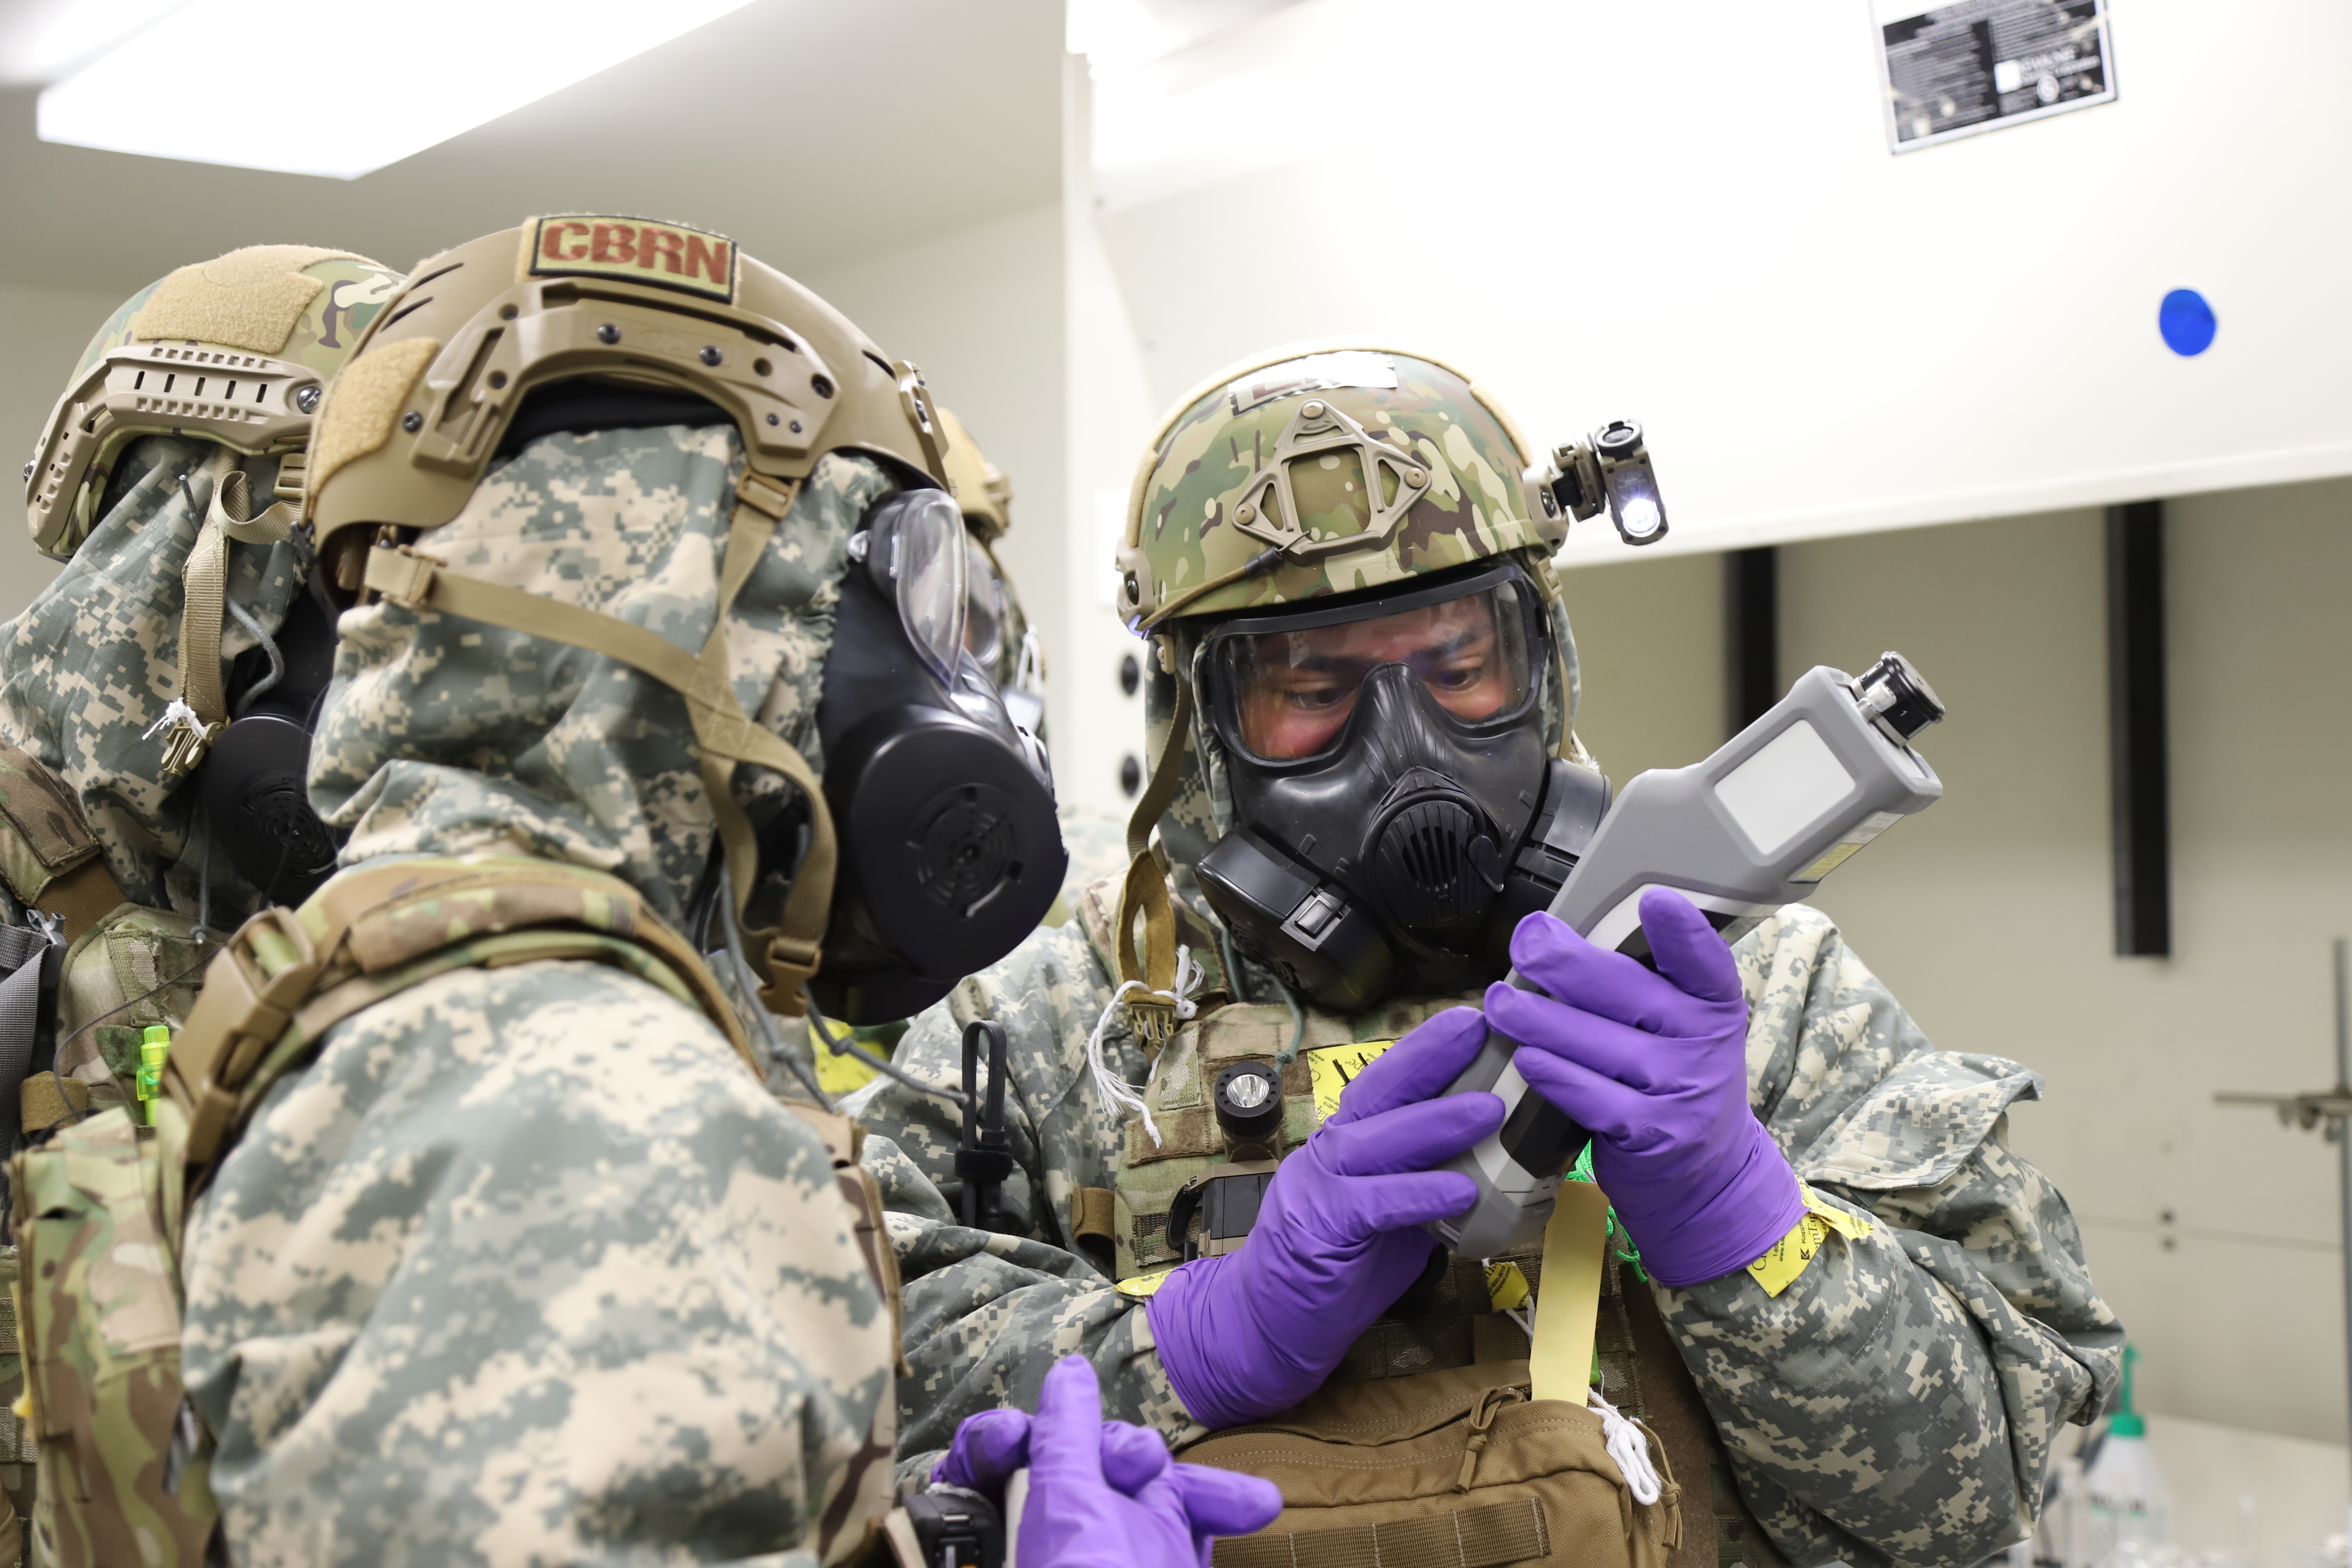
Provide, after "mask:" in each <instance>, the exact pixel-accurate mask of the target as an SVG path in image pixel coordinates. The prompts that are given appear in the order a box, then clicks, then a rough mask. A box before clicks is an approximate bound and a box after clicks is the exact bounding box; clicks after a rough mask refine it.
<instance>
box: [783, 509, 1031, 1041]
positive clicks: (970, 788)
mask: <svg viewBox="0 0 2352 1568" xmlns="http://www.w3.org/2000/svg"><path fill="white" fill-rule="evenodd" d="M964 537H965V536H964V528H963V520H962V516H961V513H960V512H959V511H958V510H957V509H956V506H955V503H954V502H953V501H952V500H950V499H949V498H948V496H947V495H946V494H945V492H943V491H940V490H936V489H918V490H903V491H900V492H898V493H897V494H895V495H892V496H889V497H887V498H886V499H885V500H881V501H880V502H878V503H877V504H876V506H875V507H874V509H873V510H872V511H871V512H870V513H869V514H868V515H867V517H866V522H865V526H864V528H863V529H862V530H861V531H859V532H858V533H856V535H854V536H853V537H852V538H851V540H850V556H851V564H850V570H849V572H848V574H847V575H846V576H845V578H844V580H843V582H842V584H841V602H840V605H839V607H838V608H837V609H836V611H835V622H834V640H833V647H832V651H831V652H830V653H829V655H828V656H827V658H826V659H825V667H824V689H823V694H822V697H821V700H820V701H819V703H818V706H817V733H818V737H819V739H820V741H821V742H822V743H823V745H824V795H825V801H826V804H827V805H828V806H829V807H830V809H831V811H832V813H833V820H834V823H835V827H836V830H837V831H838V832H839V834H840V837H841V857H842V871H841V876H840V878H839V879H838V881H837V882H836V883H835V895H834V904H833V916H832V921H831V924H830V927H829V928H828V930H827V931H826V935H825V940H824V967H823V968H822V969H821V970H820V971H819V972H818V973H817V974H816V976H815V978H814V980H812V981H811V982H810V989H811V990H812V991H814V993H815V994H816V998H817V1004H818V1005H819V1006H820V1007H821V1008H822V1009H823V1010H824V1013H825V1015H826V1016H828V1017H832V1018H837V1019H841V1020H844V1021H845V1022H848V1023H852V1024H866V1023H883V1022H887V1021H889V1020H891V1019H895V1018H904V1017H908V1016H911V1015H913V1014H915V1013H917V1012H919V1011H921V1010H922V1009H923V1008H925V1007H927V1006H929V1005H930V1004H932V1003H933V1002H936V1001H938V1000H939V999H940V997H942V996H944V995H946V994H947V993H948V988H949V987H950V986H951V985H953V984H955V983H956V982H957V981H959V980H961V979H962V978H963V977H964V976H965V975H967V974H970V973H974V972H975V971H977V970H980V969H982V968H985V967H986V966H987V965H988V964H990V963H994V962H995V961H996V960H997V959H998V958H1000V957H1002V956H1003V953H1004V952H1005V950H1006V949H1007V948H1008V947H1009V946H1010V945H1011V942H1009V941H1008V940H1007V938H1008V937H1017V936H1018V935H1019V934H1020V933H1024V932H1026V931H1030V930H1032V929H1034V927H1035V926H1036V924H1037V922H1038V921H1040V920H1042V919H1043V918H1044V917H1045V911H1046V910H1047V909H1049V908H1050V907H1051V906H1052V904H1053V901H1054V898H1055V894H1056V893H1057V892H1058V891H1059V890H1060V889H1061V885H1062V877H1063V874H1064V872H1065V871H1066V869H1067V867H1068V857H1067V855H1066V853H1065V852H1064V850H1063V848H1062V838H1061V829H1060V827H1059V826H1058V824H1057V823H1056V822H1055V816H1054V784H1053V772H1052V769H1051V767H1050V765H1049V764H1048V763H1047V761H1046V758H1045V748H1044V747H1043V746H1042V745H1040V744H1039V743H1038V742H1037V741H1036V739H1035V738H1034V736H1033V735H1031V734H1030V733H1028V732H1027V731H1024V729H1022V728H1021V727H1020V726H1018V725H1017V724H1015V723H1014V722H1013V719H1012V718H1011V716H1010V715H1008V714H1007V712H1006V711H1005V707H1004V701H1003V697H1002V695H1001V694H1000V693H999V691H998V689H997V686H996V682H995V679H993V677H992V674H991V673H990V672H989V671H988V670H985V669H983V668H982V667H981V664H980V662H979V661H978V660H977V659H976V658H974V657H973V656H972V653H971V650H970V649H969V648H968V647H966V646H965V641H966V638H965V632H966V621H965V616H966V615H967V614H968V613H969V601H968V597H967V595H968V584H967V580H966V577H965V569H966V564H967V563H966V557H965V552H964ZM779 826H784V825H782V824H769V825H764V826H763V827H762V833H761V838H762V843H763V845H767V844H771V843H773V844H775V846H776V848H777V849H779V850H785V849H786V848H787V847H786V846H785V845H783V844H782V843H781V842H779V841H778V833H777V829H778V827H779ZM795 836H796V834H795ZM762 859H763V862H767V863H772V862H775V861H777V860H779V859H782V863H783V864H790V860H789V858H782V857H780V856H777V855H773V854H767V853H763V856H762Z"/></svg>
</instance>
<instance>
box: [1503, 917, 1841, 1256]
mask: <svg viewBox="0 0 2352 1568" xmlns="http://www.w3.org/2000/svg"><path fill="white" fill-rule="evenodd" d="M1642 929H1643V931H1645V932H1646V933H1647V934H1648V937H1649V943H1650V953H1651V956H1652V957H1653V958H1654V960H1655V961H1656V963H1657V966H1658V967H1657V969H1656V971H1655V972H1653V971H1652V970H1650V969H1649V968H1647V967H1645V966H1644V965H1643V963H1641V962H1640V961H1639V960H1637V959H1633V958H1629V957H1627V956H1625V955H1624V954H1622V953H1619V952H1609V951H1608V950H1606V949H1604V948H1600V947H1596V946H1594V945H1593V944H1592V943H1591V942H1587V941H1585V940H1584V939H1583V938H1582V937H1580V936H1579V935H1577V934H1576V932H1575V931H1572V930H1570V928H1569V927H1568V926H1566V925H1565V924H1563V923H1561V922H1560V921H1558V920H1555V919H1553V918H1552V917H1551V916H1550V915H1549V914H1532V915H1529V916H1528V918H1527V919H1526V920H1524V921H1520V922H1519V925H1518V928H1517V930H1516V931H1514V932H1513V933H1512V935H1511V963H1513V964H1514V965H1515V966H1516V967H1517V970H1518V973H1520V975H1521V976H1522V977H1524V978H1525V979H1527V980H1529V981H1532V982H1533V983H1534V984H1536V985H1537V986H1538V988H1539V990H1538V991H1520V990H1517V989H1515V988H1514V987H1512V986H1509V985H1494V986H1491V987H1489V988H1488V989H1487V992H1486V1016H1487V1017H1488V1018H1489V1019H1490V1020H1492V1022H1493V1024H1494V1026H1495V1027H1496V1029H1497V1030H1499V1031H1501V1032H1502V1033H1503V1034H1505V1035H1507V1036H1508V1037H1511V1038H1512V1039H1514V1040H1517V1042H1519V1046H1520V1049H1519V1051H1518V1054H1517V1056H1516V1057H1515V1058H1513V1060H1514V1063H1515V1065H1516V1066H1517V1068H1518V1069H1519V1075H1520V1076H1521V1077H1522V1078H1524V1079H1527V1080H1528V1084H1529V1085H1530V1086H1531V1087H1532V1088H1533V1089H1536V1091H1537V1092H1538V1093H1539V1094H1541V1095H1542V1096H1543V1097H1544V1098H1545V1099H1546V1100H1550V1101H1551V1102H1552V1104H1554V1105H1556V1106H1558V1107H1559V1109H1560V1110H1563V1111H1565V1112H1567V1113H1568V1114H1569V1115H1570V1116H1572V1117H1574V1118H1575V1119H1576V1120H1577V1121H1579V1122H1580V1123H1581V1124H1583V1125H1584V1126H1585V1127H1586V1128H1588V1129H1590V1130H1591V1133H1592V1174H1593V1179H1594V1181H1595V1182H1596V1183H1597V1184H1599V1185H1600V1187H1601V1191H1602V1192H1603V1193H1606V1194H1608V1196H1609V1201H1610V1203H1611V1204H1612V1205H1614V1207H1615V1208H1616V1210H1617V1215H1618V1218H1620V1219H1621V1220H1622V1221H1623V1222H1624V1226H1625V1230H1626V1233H1627V1235H1629V1236H1630V1237H1632V1238H1633V1244H1634V1245H1635V1246H1636V1247H1640V1248H1641V1251H1642V1266H1643V1268H1645V1269H1647V1270H1648V1271H1649V1273H1650V1276H1651V1277H1652V1278H1653V1279H1656V1280H1658V1281H1659V1282H1660V1283H1661V1284H1665V1285H1676V1286H1680V1285H1696V1284H1699V1283H1701V1282H1702V1281H1704V1280H1708V1279H1716V1278H1717V1277H1719V1276H1721V1275H1725V1274H1729V1273H1731V1272H1732V1271H1733V1270H1735V1269H1738V1268H1746V1267H1747V1266H1748V1264H1750V1263H1752V1262H1754V1261H1755V1260H1756V1259H1757V1258H1761V1257H1762V1256H1763V1255H1764V1254H1765V1253H1766V1252H1768V1251H1769V1250H1770V1248H1771V1247H1772V1244H1773V1243H1774V1242H1776V1241H1778V1240H1780V1237H1783V1236H1785V1235H1787V1234H1788V1232H1789V1228H1790V1226H1793V1225H1795V1224H1796V1223H1797V1221H1798V1220H1799V1219H1801V1217H1803V1215H1804V1212H1805V1205H1804V1200H1803V1198H1802V1197H1801V1195H1800V1194H1799V1192H1798V1188H1797V1177H1796V1173H1794V1172H1793V1171H1791V1170H1790V1168H1789V1162H1788V1160H1787V1158H1786V1157H1785V1156H1783V1155H1782V1154H1781V1152H1780V1147H1779V1146H1778V1145H1777V1144H1775V1143H1774V1142H1772V1136H1771V1134H1770V1133H1769V1132H1767V1131H1765V1130H1764V1126H1763V1123H1761V1122H1759V1121H1757V1120H1756V1113H1755V1112H1754V1111H1753V1110H1750V1109H1749V1107H1748V1051H1747V1044H1748V1003H1747V999H1746V997H1745V996H1744V995H1743V994H1742V993H1741V991H1740V985H1739V969H1738V964H1736V963H1734V962H1733V960H1732V957H1731V950H1730V949H1729V948H1728V947H1727V946H1725V945H1724V942H1723V939H1722V938H1721V937H1719V936H1717V934H1716V933H1715V931H1714V929H1713V928H1712V927H1711V926H1709V925H1708V923H1707V920H1706V916H1705V915H1703V914H1701V913H1699V911H1698V910H1696V908H1694V907H1693V906H1692V904H1691V902H1690V900H1687V899H1685V898H1684V897H1683V896H1682V895H1681V894H1679V893H1675V892H1671V891H1668V890H1666V889H1662V888H1660V889H1651V890H1650V891H1649V892H1647V893H1644V894H1643V895H1642Z"/></svg>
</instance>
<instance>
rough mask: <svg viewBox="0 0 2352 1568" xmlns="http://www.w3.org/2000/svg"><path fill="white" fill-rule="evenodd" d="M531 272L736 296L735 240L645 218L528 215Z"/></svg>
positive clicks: (728, 298)
mask: <svg viewBox="0 0 2352 1568" xmlns="http://www.w3.org/2000/svg"><path fill="white" fill-rule="evenodd" d="M527 232H528V233H529V234H530V255H529V264H528V266H527V267H526V268H525V270H526V271H527V272H528V273H529V275H530V276H531V277H534V278H617V279H624V280H625V281H627V282H631V283H648V284H651V285H653V286H654V287H655V288H657V289H677V290H678V291H679V292H680V293H684V294H695V295H699V296H700V297H701V298H703V299H705V300H719V301H720V302H721V303H722V304H729V305H731V304H733V303H734V302H735V242H734V241H733V240H731V239H729V238H727V237H725V236H724V235H717V234H710V233H708V232H706V231H704V230H702V229H698V228H687V227H685V226H682V225H679V224H674V223H656V222H655V221H654V220H652V219H650V218H641V217H611V216H592V215H569V216H554V217H543V218H539V219H536V220H534V221H533V223H532V224H531V226H530V229H529V230H528V231H527Z"/></svg>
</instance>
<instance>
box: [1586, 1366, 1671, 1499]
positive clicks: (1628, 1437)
mask: <svg viewBox="0 0 2352 1568" xmlns="http://www.w3.org/2000/svg"><path fill="white" fill-rule="evenodd" d="M1585 1397H1586V1403H1587V1404H1588V1405H1590V1406H1591V1409H1592V1412H1593V1414H1594V1415H1598V1416H1600V1417H1601V1446H1602V1447H1605V1448H1607V1449H1608V1450H1609V1457H1610V1458H1612V1459H1614V1460H1616V1461H1617V1473H1618V1474H1619V1475H1621V1476H1623V1477H1624V1478H1625V1485H1626V1486H1627V1488H1628V1489H1631V1490H1632V1491H1633V1500H1634V1501H1636V1502H1638V1503H1641V1504H1643V1506H1644V1507H1646V1506H1648V1505H1649V1504H1651V1503H1654V1502H1655V1501H1657V1500H1658V1498H1659V1495H1660V1493H1661V1491H1662V1490H1663V1489H1662V1488H1661V1487H1660V1486H1659V1485H1658V1472H1657V1468H1656V1467H1654V1465H1652V1464H1651V1463H1650V1440H1649V1438H1648V1437H1647V1436H1644V1435H1643V1431H1642V1429H1641V1428H1640V1427H1639V1426H1634V1425H1633V1421H1632V1420H1631V1419H1630V1418H1628V1417H1627V1416H1625V1415H1622V1413H1621V1412H1620V1411H1619V1410H1618V1408H1617V1407H1616V1406H1615V1405H1612V1404H1610V1403H1609V1401H1608V1400H1606V1399H1604V1398H1602V1397H1601V1390H1600V1389H1598V1388H1594V1389H1592V1390H1591V1391H1590V1392H1589V1393H1588V1394H1586V1396H1585Z"/></svg>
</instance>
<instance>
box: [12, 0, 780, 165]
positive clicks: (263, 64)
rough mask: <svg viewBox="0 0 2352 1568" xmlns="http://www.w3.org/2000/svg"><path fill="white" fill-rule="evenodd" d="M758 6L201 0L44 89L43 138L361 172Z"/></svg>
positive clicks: (158, 154)
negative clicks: (388, 5) (391, 5)
mask: <svg viewBox="0 0 2352 1568" xmlns="http://www.w3.org/2000/svg"><path fill="white" fill-rule="evenodd" d="M750 3H751V0H659V3H658V4H651V5H648V4H645V3H644V0H567V3H566V4H562V5H539V4H528V5H527V4H521V3H519V0H404V4H402V5H400V6H398V7H397V8H394V9H386V8H384V7H383V6H375V5H355V4H352V3H351V0H189V3H188V4H186V5H182V6H181V7H180V8H179V9H177V10H175V11H173V12H172V13H171V15H169V16H164V17H163V19H162V20H161V21H159V22H157V23H156V24H155V25H154V26H151V27H149V28H147V29H146V30H145V31H144V32H142V33H140V34H138V35H137V36H135V37H131V38H130V39H128V40H126V41H125V42H123V43H121V45H119V46H117V47H115V48H113V49H111V50H110V51H109V52H108V53H106V54H105V55H102V56H100V58H98V59H97V60H95V61H93V62H92V63H91V64H90V65H89V66H88V67H86V68H83V69H82V70H81V71H79V72H78V73H76V74H75V75H74V76H72V77H69V78H68V79H66V80H64V81H61V82H59V83H58V84H57V85H56V86H54V87H51V88H49V89H47V90H45V91H44V92H43V93H42V94H41V101H40V109H39V112H38V116H37V124H38V128H39V131H40V137H41V140H42V141H44V142H69V143H71V144H73V145H75V146H79V147H100V148H105V149H107V150H108V151H110V152H116V153H144V154H146V155H147V156H149V157H152V158H180V159H185V160H188V161H190V162H194V163H227V164H231V165H234V166H236V167H239V168H247V169H277V170H282V171H284V172H286V173H288V174H325V175H331V176H332V177H334V178H337V179H344V180H353V179H357V178H358V177H359V176H360V175H362V174H367V173H369V172H370V171H371V170H374V169H381V168H383V166H384V165H385V164H387V163H398V162H399V161H400V160H401V159H403V158H405V157H407V156H408V155H409V154H411V153H421V152H423V151H424V150H425V148H427V147H431V146H434V145H436V143H439V142H446V141H447V140H448V139H449V138H450V137H452V136H456V135H457V134H459V133H460V132H466V131H470V130H472V129H473V128H474V127H475V126H477V125H481V124H485V123H487V122H488V121H493V120H496V119H498V118H499V116H500V115H502V114H507V113H509V112H511V111H513V110H518V109H520V108H521V107H522V106H523V105H525V104H527V103H532V102H535V101H537V100H540V99H542V98H545V97H546V96H547V95H548V94H549V93H551V92H554V91H556V90H558V89H562V88H565V87H569V86H571V85H572V83H573V82H575V81H579V80H581V79H583V78H586V77H591V76H593V75H595V74H596V73H597V72H598V71H601V70H604V69H607V68H610V67H613V66H616V65H618V64H620V63H621V62H622V61H623V60H625V59H628V58H632V57H633V56H636V55H641V54H643V53H645V52H646V50H647V49H651V48H654V47H656V46H658V45H661V44H665V43H667V42H668V41H669V40H670V39H672V38H675V37H678V36H679V35H681V34H684V33H688V32H691V31H693V30H694V29H695V28H697V27H699V26H702V25H703V24H704V23H706V22H709V21H713V20H716V19H717V18H718V17H720V16H725V15H727V14H728V13H729V12H730V11H737V10H740V9H741V8H742V7H743V6H745V5H749V4H750ZM645 107H646V106H644V105H633V106H629V109H628V112H632V113H634V112H636V111H638V110H642V109H643V108H645Z"/></svg>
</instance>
